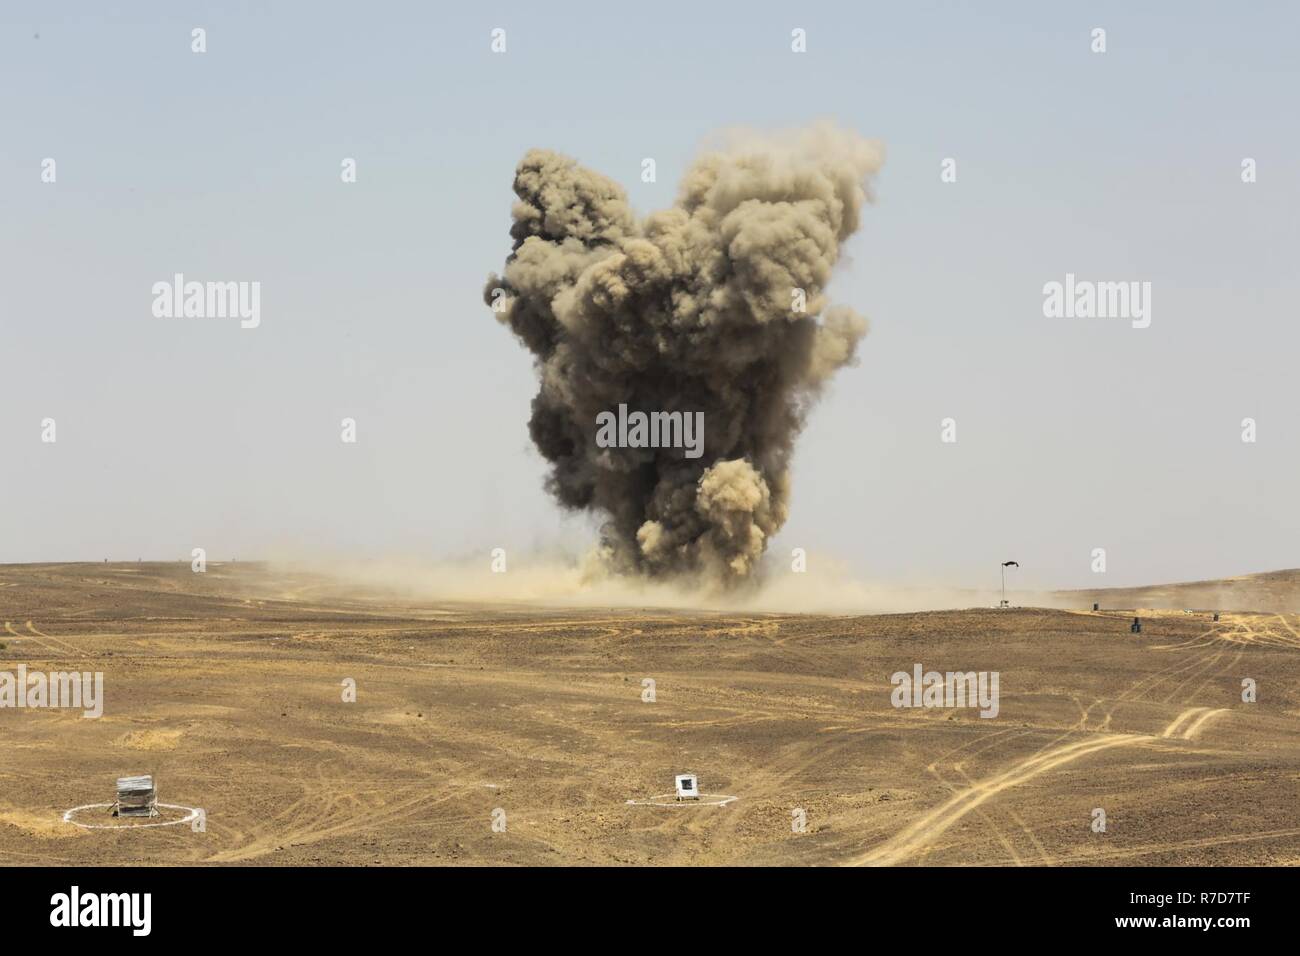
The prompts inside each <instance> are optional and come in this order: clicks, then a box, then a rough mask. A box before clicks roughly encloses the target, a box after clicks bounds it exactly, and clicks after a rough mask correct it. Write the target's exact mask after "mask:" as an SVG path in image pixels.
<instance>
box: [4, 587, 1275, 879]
mask: <svg viewBox="0 0 1300 956" xmlns="http://www.w3.org/2000/svg"><path fill="white" fill-rule="evenodd" d="M1216 584H1217V587H1218V589H1217V590H1216V591H1215V596H1216V598H1218V599H1219V600H1221V601H1229V602H1230V601H1231V598H1232V595H1233V593H1234V592H1233V589H1232V584H1233V582H1217V583H1216ZM1247 593H1248V592H1247ZM1292 593H1293V594H1294V592H1292ZM1177 596H1182V595H1177ZM1112 597H1113V596H1112ZM1150 598H1151V595H1149V594H1148V595H1143V594H1141V593H1138V592H1133V593H1132V594H1130V595H1129V600H1130V605H1139V606H1143V605H1146V604H1154V603H1158V602H1157V601H1155V600H1150ZM1279 600H1280V601H1281V600H1283V599H1281V598H1279ZM1113 603H1115V602H1114V601H1109V602H1107V603H1105V604H1103V607H1107V606H1109V604H1113ZM1223 606H1224V607H1231V606H1232V605H1231V604H1230V603H1229V604H1224V605H1223ZM1289 606H1290V607H1292V608H1294V606H1295V604H1294V603H1292V604H1290V605H1289ZM1083 607H1089V608H1090V607H1091V603H1090V602H1087V603H1085V602H1084V601H1081V602H1080V608H1083ZM1174 607H1175V609H1174V610H1171V611H1162V612H1146V613H1145V618H1146V626H1145V628H1144V631H1143V633H1142V634H1141V635H1133V634H1130V633H1129V622H1130V620H1131V618H1132V613H1131V612H1130V613H1127V614H1126V613H1124V612H1123V611H1122V610H1103V611H1102V612H1100V613H1095V614H1094V613H1091V612H1085V611H1082V610H1079V611H1071V610H1035V609H1017V610H1011V611H996V610H985V609H975V610H964V611H946V612H929V613H923V614H892V615H877V616H868V617H831V616H815V615H781V614H751V615H743V614H713V613H705V612H690V613H683V612H671V611H664V610H645V609H632V610H628V609H621V610H613V609H594V610H593V609H584V610H581V611H568V610H555V609H536V608H531V609H530V608H523V607H505V606H497V607H488V606H468V605H452V604H446V605H439V606H428V605H420V604H418V603H416V602H412V601H409V600H399V599H396V598H389V597H384V596H380V595H371V596H369V597H357V596H346V595H344V594H343V593H342V592H341V591H340V589H339V588H338V587H337V586H335V585H331V584H330V583H328V582H325V581H323V580H322V579H319V578H314V577H311V576H308V575H294V574H286V573H280V572H273V571H271V570H270V569H267V568H264V567H261V566H257V565H245V564H238V565H231V564H227V565H209V569H208V572H207V573H206V574H201V575H200V574H193V573H191V571H190V569H189V565H188V564H172V565H163V564H129V565H125V564H124V565H113V564H102V565H95V564H79V565H21V566H0V626H3V628H4V630H3V632H0V643H3V644H4V645H5V647H4V648H3V649H0V671H9V672H16V669H17V667H18V665H19V664H20V663H24V664H26V666H27V668H28V669H29V670H69V669H76V670H90V671H102V672H103V673H104V680H105V695H106V703H105V711H104V716H103V717H101V718H99V719H86V718H83V717H81V716H80V712H79V711H76V712H71V711H66V710H51V709H44V710H36V709H17V708H8V709H0V753H2V754H3V759H0V863H4V864H7V865H21V864H35V863H65V862H66V863H91V864H124V865H125V864H132V863H158V864H165V863H189V862H207V863H241V864H257V865H262V864H333V865H371V864H389V865H393V864H568V863H586V864H602V865H605V864H794V865H804V864H895V865H909V864H918V863H925V864H932V865H957V864H970V863H980V864H1012V865H1014V864H1024V865H1042V864H1125V865H1127V864H1134V865H1163V864H1175V863H1178V864H1246V865H1252V864H1287V863H1291V864H1294V863H1297V862H1300V800H1297V789H1298V787H1300V732H1298V731H1300V618H1297V616H1296V615H1295V614H1294V613H1282V612H1281V611H1282V609H1281V608H1280V607H1270V608H1268V609H1266V611H1267V612H1264V611H1255V610H1253V609H1251V608H1248V607H1242V606H1238V607H1237V608H1235V609H1234V610H1233V612H1232V613H1225V614H1223V616H1222V619H1221V620H1220V621H1219V622H1218V623H1215V622H1213V621H1212V620H1211V616H1210V613H1209V611H1201V612H1197V613H1192V614H1187V613H1184V612H1183V611H1182V610H1180V609H1177V605H1174ZM916 663H920V664H922V665H924V667H925V668H926V669H927V670H929V669H934V670H940V671H948V670H961V671H968V670H975V671H998V672H999V674H1000V691H1001V702H1000V712H999V714H998V716H997V717H996V718H994V719H981V718H980V717H979V716H978V715H977V713H976V711H975V710H971V709H929V710H926V709H896V708H894V707H893V706H892V705H891V702H890V698H891V690H892V689H893V688H892V687H891V685H890V681H889V677H890V675H891V674H892V673H893V672H895V671H899V670H904V671H909V672H910V671H911V669H912V667H913V665H914V664H916ZM347 678H351V679H352V680H355V682H356V688H357V699H356V701H355V702H354V703H346V702H344V701H343V699H342V698H343V686H342V684H343V681H344V680H345V679H347ZM645 678H651V679H653V680H654V681H655V692H656V700H655V701H654V702H653V703H649V702H644V701H643V700H642V692H643V685H642V681H643V679H645ZM1243 678H1252V679H1254V680H1255V681H1256V682H1257V685H1258V694H1259V699H1258V702H1257V703H1243V702H1242V699H1241V683H1242V679H1243ZM686 771H691V772H695V773H697V774H699V779H700V784H701V789H702V790H703V791H704V792H705V793H708V794H718V795H726V796H735V797H736V798H737V799H736V800H734V801H733V802H730V803H728V804H727V805H726V806H696V805H684V806H676V805H674V806H668V807H656V806H636V805H631V806H629V805H628V804H627V801H628V800H629V799H634V800H635V799H643V798H648V797H652V796H654V795H657V794H663V793H665V792H668V791H671V789H672V780H673V774H675V773H681V772H686ZM136 773H153V774H155V775H156V777H157V779H158V782H159V798H160V799H161V800H162V801H164V802H167V803H171V804H176V805H181V806H185V807H200V808H203V810H204V811H205V813H206V819H207V828H206V832H194V831H193V830H192V829H191V828H190V827H189V826H188V825H179V826H167V827H156V828H150V829H133V830H86V829H80V828H78V827H76V826H73V825H71V824H68V823H64V822H63V821H62V815H63V813H64V811H65V810H67V809H69V808H72V807H75V806H79V805H83V804H91V803H102V802H106V801H111V799H112V791H113V782H114V779H115V778H116V777H118V776H122V775H126V774H136ZM498 808H500V809H501V810H503V811H504V814H505V817H504V818H505V824H506V826H505V831H504V832H494V830H493V825H492V824H493V811H494V810H496V809H498ZM1095 808H1101V809H1104V811H1105V813H1106V818H1107V829H1106V832H1104V833H1095V832H1093V830H1092V829H1091V824H1092V821H1093V811H1094V809H1095ZM795 810H803V811H804V813H805V815H806V821H807V824H806V831H805V832H802V833H796V832H793V828H792V820H793V816H792V814H793V811H795ZM95 813H97V814H98V815H97V816H96V817H95V819H94V822H99V823H110V824H111V823H113V822H114V821H113V820H112V818H111V817H108V816H107V815H106V814H104V813H103V811H96V812H95ZM498 819H500V817H499V816H498Z"/></svg>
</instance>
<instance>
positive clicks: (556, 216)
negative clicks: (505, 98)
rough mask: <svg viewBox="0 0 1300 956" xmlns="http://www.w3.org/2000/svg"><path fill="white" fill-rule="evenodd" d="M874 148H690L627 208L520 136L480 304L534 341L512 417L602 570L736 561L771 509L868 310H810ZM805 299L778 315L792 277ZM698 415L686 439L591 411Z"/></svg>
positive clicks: (851, 217) (785, 504)
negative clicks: (700, 439)
mask: <svg viewBox="0 0 1300 956" xmlns="http://www.w3.org/2000/svg"><path fill="white" fill-rule="evenodd" d="M879 165H880V151H879V148H878V147H877V146H876V145H875V144H873V143H871V142H869V141H867V140H864V139H861V138H860V137H858V136H856V135H855V134H852V133H847V132H844V131H841V130H837V129H835V128H833V127H830V126H819V127H816V128H813V129H810V130H805V131H802V132H798V133H793V134H785V135H782V136H781V137H779V138H772V139H761V140H760V139H756V138H753V137H749V138H745V139H735V140H734V141H733V142H732V143H731V144H730V145H729V146H728V147H726V148H723V149H720V150H717V151H713V152H709V153H707V154H705V155H703V156H702V157H701V158H699V159H698V160H697V161H696V162H695V164H694V165H693V166H692V167H691V168H690V170H689V171H688V172H687V174H686V176H685V178H684V180H683V182H682V184H681V186H680V190H679V196H678V199H677V201H676V203H675V205H674V206H673V207H672V208H671V209H667V210H664V211H661V212H656V213H653V214H652V215H650V216H647V217H646V218H644V219H638V218H637V217H636V216H635V215H634V214H633V212H632V210H631V209H630V208H629V206H628V203H627V197H626V195H625V193H624V192H623V190H622V189H621V188H620V187H619V186H618V184H617V183H615V182H613V181H612V180H610V179H607V178H605V177H604V176H601V175H600V174H598V173H595V172H592V171H591V170H588V169H584V168H583V167H582V166H579V165H578V164H577V163H576V162H575V161H573V160H572V159H569V158H568V157H565V156H561V155H559V154H557V153H552V152H549V151H546V150H540V149H534V150H530V151H529V152H528V154H527V155H525V156H524V158H523V160H522V161H521V162H520V163H519V166H518V168H517V169H516V172H515V181H514V191H515V194H516V195H517V196H518V197H519V198H518V199H517V201H516V202H515V204H514V207H513V216H514V225H513V226H512V227H511V229H510V235H511V237H512V238H513V239H514V250H513V252H512V253H511V254H510V256H509V258H508V259H507V260H506V265H505V270H504V275H503V276H500V277H498V276H495V275H493V276H491V277H489V280H488V284H487V289H486V291H485V300H486V301H487V302H488V304H490V305H492V306H493V308H494V310H495V311H496V313H497V317H498V318H499V319H501V320H502V321H503V322H505V323H506V324H507V325H509V326H510V328H511V330H513V331H514V333H515V335H517V336H518V337H519V339H520V340H521V341H522V342H523V344H524V345H525V346H527V347H528V349H529V350H530V351H531V352H532V353H533V354H534V355H536V356H537V363H538V371H539V375H540V379H541V384H540V389H539V391H538V393H537V396H536V397H535V398H534V399H533V408H532V418H531V420H530V422H529V430H530V432H531V435H532V439H533V441H534V443H535V444H536V445H537V448H538V450H539V451H541V453H542V454H543V455H544V456H545V457H546V459H547V460H548V461H549V462H550V463H551V466H552V471H551V475H550V478H549V480H548V488H549V490H550V491H551V492H552V493H553V494H554V495H555V497H556V498H557V499H558V500H559V501H560V502H561V503H562V504H563V505H565V506H567V507H569V508H575V509H587V510H592V511H596V512H598V513H600V514H602V515H604V516H606V517H607V519H608V520H607V521H606V523H605V525H604V526H603V528H602V551H603V553H604V556H605V558H606V559H607V560H608V561H609V562H610V563H611V565H612V566H613V567H614V568H615V569H616V570H618V571H622V572H633V573H641V574H647V575H652V576H670V575H675V574H692V575H695V576H701V575H703V576H706V577H707V578H708V579H709V580H711V581H716V582H720V583H723V584H734V583H736V582H738V581H740V580H743V579H745V578H747V577H749V576H750V575H751V574H752V573H753V572H754V571H755V569H756V567H757V564H758V560H759V558H760V557H761V556H762V554H763V551H764V549H765V548H766V546H767V541H768V539H769V538H770V537H771V536H772V535H773V534H774V533H776V531H777V530H778V529H779V528H780V527H781V526H782V525H783V524H784V523H785V520H786V517H787V514H788V511H789V502H790V458H791V454H792V451H793V446H794V439H795V437H796V435H797V434H798V433H799V430H800V429H801V427H802V425H803V421H804V417H805V416H806V415H807V413H808V410H809V408H810V407H811V406H812V404H813V402H814V401H815V399H816V398H817V395H818V393H819V391H820V389H821V386H822V385H823V383H825V382H826V381H827V380H828V379H829V378H830V376H831V375H832V374H833V373H834V372H835V371H836V370H837V369H838V368H840V367H841V366H844V365H850V364H853V363H854V361H855V352H856V348H857V344H858V341H859V340H860V339H861V338H862V336H863V335H864V334H865V333H866V328H867V324H866V320H865V319H863V318H862V317H861V316H859V315H858V314H857V313H855V312H853V311H852V310H851V309H848V308H844V307H842V306H830V307H828V306H827V303H826V300H825V297H824V295H823V290H824V289H825V286H826V283H827V282H828V281H829V280H830V277H831V270H832V269H833V267H834V266H835V263H836V261H837V260H838V259H839V255H840V247H841V245H842V244H843V243H844V241H845V240H846V239H848V237H849V236H850V235H852V234H853V233H854V232H855V231H856V230H857V228H858V217H859V213H860V212H861V209H862V206H863V204H864V203H865V202H866V201H867V200H868V198H869V196H868V192H867V180H868V179H869V177H870V176H871V175H872V174H873V173H874V172H875V171H876V170H877V169H878V168H879ZM795 290H802V292H803V294H804V295H805V296H806V303H805V306H804V311H802V312H800V311H796V307H797V305H798V302H797V299H796V295H797V293H796V291H795ZM620 403H626V405H627V406H628V408H629V409H630V410H639V411H643V412H647V413H649V412H656V411H663V412H683V413H692V412H698V411H702V412H703V413H704V454H703V456H702V457H699V458H695V459H691V458H687V457H685V456H684V455H683V451H682V449H680V448H601V447H598V445H597V443H596V441H595V434H596V416H597V415H598V414H599V413H601V412H605V411H615V410H617V408H618V406H619V404H620Z"/></svg>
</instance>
